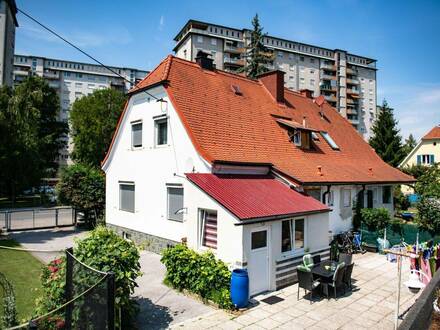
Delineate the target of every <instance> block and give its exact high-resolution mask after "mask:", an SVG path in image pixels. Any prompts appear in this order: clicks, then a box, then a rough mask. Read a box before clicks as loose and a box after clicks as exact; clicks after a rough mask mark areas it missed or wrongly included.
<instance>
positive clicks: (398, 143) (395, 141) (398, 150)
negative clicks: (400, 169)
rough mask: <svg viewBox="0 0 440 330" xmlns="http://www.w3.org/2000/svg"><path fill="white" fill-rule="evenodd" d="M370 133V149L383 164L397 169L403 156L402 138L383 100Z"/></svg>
mask: <svg viewBox="0 0 440 330" xmlns="http://www.w3.org/2000/svg"><path fill="white" fill-rule="evenodd" d="M372 131H373V136H372V137H371V138H370V141H369V143H370V145H371V147H373V149H374V150H375V151H376V153H377V154H378V155H379V156H380V157H381V158H382V159H383V160H384V161H385V162H387V163H388V164H390V165H391V166H394V167H397V166H398V165H399V163H400V162H401V161H402V160H403V158H404V156H405V155H404V150H403V148H402V138H401V136H400V134H399V129H398V128H397V121H396V120H395V119H394V114H393V109H392V108H390V107H389V106H388V103H387V101H385V100H384V101H383V103H382V107H381V111H380V113H379V116H378V118H377V120H376V121H375V122H374V125H373V128H372Z"/></svg>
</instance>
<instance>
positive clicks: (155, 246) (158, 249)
mask: <svg viewBox="0 0 440 330" xmlns="http://www.w3.org/2000/svg"><path fill="white" fill-rule="evenodd" d="M106 226H107V227H108V228H111V229H113V230H114V231H115V232H117V233H118V234H119V235H121V236H123V237H125V238H127V239H130V240H132V241H133V242H135V243H136V244H137V245H139V246H141V247H142V248H143V249H145V250H147V251H151V252H154V253H157V254H161V253H162V250H164V249H166V248H167V247H170V246H173V245H176V244H178V242H175V241H172V240H169V239H166V238H162V237H158V236H154V235H150V234H147V233H142V232H140V231H136V230H133V229H129V228H124V227H120V226H116V225H113V224H110V223H107V224H106Z"/></svg>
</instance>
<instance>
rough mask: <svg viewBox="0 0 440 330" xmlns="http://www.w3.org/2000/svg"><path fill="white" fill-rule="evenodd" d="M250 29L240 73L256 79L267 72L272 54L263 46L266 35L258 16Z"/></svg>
mask: <svg viewBox="0 0 440 330" xmlns="http://www.w3.org/2000/svg"><path fill="white" fill-rule="evenodd" d="M252 27H253V29H252V32H251V40H250V44H249V45H248V46H247V47H246V55H245V59H246V63H245V66H244V68H243V69H242V70H241V71H242V72H245V73H246V75H247V76H248V77H249V78H256V77H257V76H258V75H260V74H262V73H264V72H267V71H269V69H268V68H267V65H268V64H269V63H271V62H272V61H273V53H272V52H271V51H270V50H269V49H268V48H267V47H266V46H264V43H263V38H264V37H265V36H266V34H264V33H263V28H262V26H261V25H260V20H259V18H258V14H255V16H254V18H253V19H252Z"/></svg>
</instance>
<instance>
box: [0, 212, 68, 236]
mask: <svg viewBox="0 0 440 330" xmlns="http://www.w3.org/2000/svg"><path fill="white" fill-rule="evenodd" d="M76 217H77V215H76V210H75V209H74V208H72V207H71V206H60V207H53V208H34V209H17V210H6V211H0V229H1V228H5V229H6V231H17V230H30V229H45V228H54V227H66V226H72V225H75V224H76Z"/></svg>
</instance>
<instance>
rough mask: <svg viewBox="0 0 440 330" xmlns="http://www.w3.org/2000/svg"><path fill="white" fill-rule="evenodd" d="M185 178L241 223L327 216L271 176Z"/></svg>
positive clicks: (312, 201) (201, 175) (194, 175)
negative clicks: (268, 219) (270, 219)
mask: <svg viewBox="0 0 440 330" xmlns="http://www.w3.org/2000/svg"><path fill="white" fill-rule="evenodd" d="M186 176H187V178H188V179H189V180H190V181H191V182H193V183H194V184H195V185H197V186H198V187H199V188H200V189H202V190H203V191H204V192H205V193H207V194H208V195H209V196H211V197H212V198H213V199H215V200H216V201H217V202H219V203H220V204H221V205H223V206H224V207H225V208H226V209H228V210H229V211H230V212H232V213H233V214H234V215H235V216H236V217H237V218H239V219H241V220H249V219H258V218H273V217H279V216H295V215H303V214H312V213H320V212H328V211H330V209H329V208H328V207H327V206H326V205H324V204H322V203H321V202H319V201H317V200H316V199H314V198H313V197H310V196H307V195H304V194H301V193H299V192H297V191H295V190H293V189H291V188H290V187H288V186H287V185H285V184H283V183H281V182H280V181H278V180H276V179H274V178H273V177H272V176H267V175H265V176H259V175H258V176H257V175H216V174H210V173H188V174H186Z"/></svg>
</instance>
